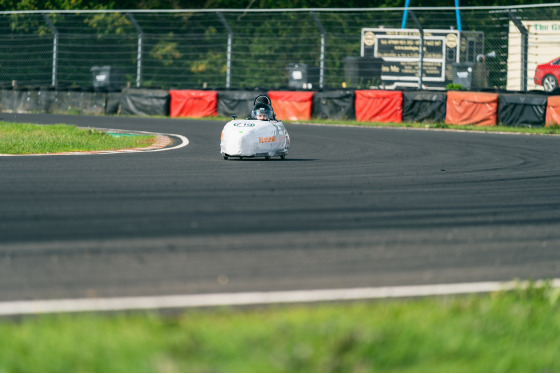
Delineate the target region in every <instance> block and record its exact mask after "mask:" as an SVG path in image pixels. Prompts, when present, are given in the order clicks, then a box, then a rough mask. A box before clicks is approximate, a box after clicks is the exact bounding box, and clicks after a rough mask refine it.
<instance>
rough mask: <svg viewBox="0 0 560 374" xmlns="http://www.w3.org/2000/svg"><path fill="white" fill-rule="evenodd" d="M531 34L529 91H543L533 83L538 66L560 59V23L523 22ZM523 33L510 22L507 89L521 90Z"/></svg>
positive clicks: (528, 55)
mask: <svg viewBox="0 0 560 374" xmlns="http://www.w3.org/2000/svg"><path fill="white" fill-rule="evenodd" d="M522 23H523V26H525V28H526V29H527V31H528V32H529V38H528V47H527V49H528V51H527V52H528V53H527V90H543V87H542V86H536V85H535V83H534V82H533V77H534V76H535V69H536V68H537V65H540V64H544V63H547V62H549V61H551V60H553V59H555V58H558V57H560V21H522ZM521 53H522V51H521V33H520V32H519V30H518V29H517V27H516V26H515V25H514V24H513V22H511V21H510V23H509V37H508V63H507V89H508V90H509V91H520V90H521V71H522V70H521V69H522V67H521Z"/></svg>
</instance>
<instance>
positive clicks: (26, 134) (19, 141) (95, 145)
mask: <svg viewBox="0 0 560 374" xmlns="http://www.w3.org/2000/svg"><path fill="white" fill-rule="evenodd" d="M155 141H156V137H155V136H153V135H147V136H146V135H142V136H123V137H115V136H112V135H110V134H107V133H105V132H102V131H98V130H95V129H80V128H78V127H76V126H69V125H63V124H59V125H49V126H44V125H34V124H21V123H12V122H0V154H13V155H16V154H45V153H58V152H80V151H82V152H83V151H107V150H117V149H126V148H136V147H147V146H150V145H151V144H153V143H155Z"/></svg>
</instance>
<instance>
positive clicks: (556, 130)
mask: <svg viewBox="0 0 560 374" xmlns="http://www.w3.org/2000/svg"><path fill="white" fill-rule="evenodd" d="M177 119H187V118H177ZM188 119H196V120H210V121H223V122H224V124H225V123H226V122H229V121H231V117H222V116H215V117H203V118H188ZM280 120H281V121H282V122H283V123H285V124H288V123H291V124H303V125H313V124H324V125H332V126H363V127H401V128H403V127H404V128H416V129H446V130H456V131H479V132H505V133H517V134H535V135H557V134H560V126H558V125H555V126H550V127H540V126H535V127H531V126H527V127H523V126H474V125H466V126H459V125H448V124H446V123H412V122H401V123H391V122H388V123H387V122H359V121H350V120H328V119H312V120H309V121H305V120H282V119H280Z"/></svg>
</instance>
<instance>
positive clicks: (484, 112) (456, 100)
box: [445, 91, 498, 126]
mask: <svg viewBox="0 0 560 374" xmlns="http://www.w3.org/2000/svg"><path fill="white" fill-rule="evenodd" d="M497 122H498V94H497V93H489V92H463V91H448V92H447V110H446V116H445V123H446V124H448V125H476V126H496V123H497Z"/></svg>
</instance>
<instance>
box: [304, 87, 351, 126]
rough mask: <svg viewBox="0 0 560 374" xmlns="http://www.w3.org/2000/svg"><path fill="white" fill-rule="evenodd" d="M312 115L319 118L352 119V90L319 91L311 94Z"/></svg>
mask: <svg viewBox="0 0 560 374" xmlns="http://www.w3.org/2000/svg"><path fill="white" fill-rule="evenodd" d="M312 117H314V118H320V119H339V120H354V119H356V111H355V110H354V91H351V90H336V91H319V92H315V94H314V95H313V109H312Z"/></svg>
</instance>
